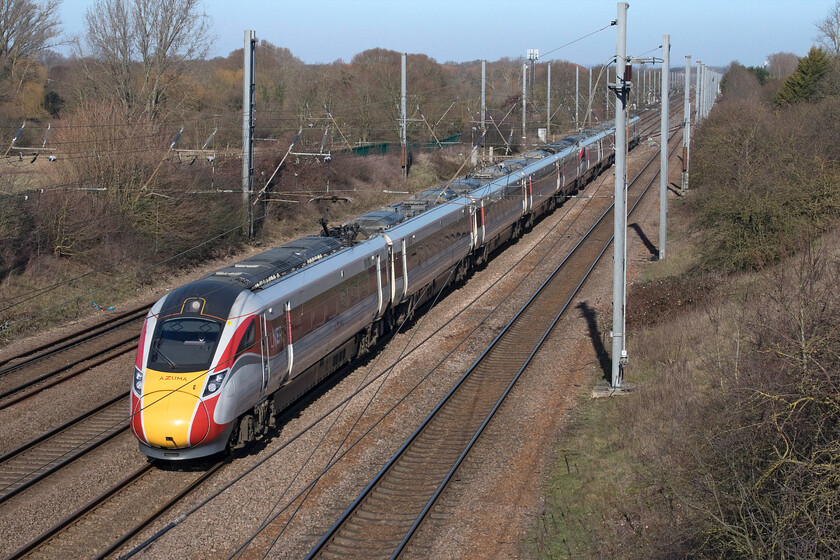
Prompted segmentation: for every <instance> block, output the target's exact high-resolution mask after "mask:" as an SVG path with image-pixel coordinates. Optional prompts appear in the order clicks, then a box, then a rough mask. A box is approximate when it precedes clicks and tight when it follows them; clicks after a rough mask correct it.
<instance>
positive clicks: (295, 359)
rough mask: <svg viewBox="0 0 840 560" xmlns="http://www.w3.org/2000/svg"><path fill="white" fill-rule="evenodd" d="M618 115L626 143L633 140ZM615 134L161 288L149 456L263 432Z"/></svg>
mask: <svg viewBox="0 0 840 560" xmlns="http://www.w3.org/2000/svg"><path fill="white" fill-rule="evenodd" d="M639 135H640V125H639V117H637V116H634V117H633V118H631V119H629V122H628V127H627V141H628V146H631V147H632V146H633V145H635V144H636V143H638V141H639ZM614 140H615V129H614V128H603V127H602V128H595V129H585V130H581V131H579V132H578V133H575V134H573V135H570V136H566V137H564V138H562V139H561V140H558V141H556V142H551V143H547V144H545V145H542V146H540V147H538V148H535V149H532V150H529V151H526V152H524V153H521V154H517V155H515V156H511V157H509V158H507V159H504V160H503V161H500V162H499V163H495V164H493V165H490V166H487V167H484V168H481V169H478V170H477V171H474V172H472V173H470V174H468V175H466V176H463V177H460V178H457V179H455V180H452V181H450V182H446V183H442V184H440V185H438V186H436V187H435V188H431V189H428V190H426V191H423V192H420V193H417V194H415V195H412V196H411V197H409V198H407V199H406V200H403V201H401V202H398V203H395V204H392V205H390V206H386V207H383V208H381V209H379V210H375V211H372V212H368V213H366V214H364V215H362V216H359V217H357V218H354V219H352V220H350V221H348V222H346V223H344V224H342V225H340V226H334V227H328V225H327V224H326V223H323V224H322V225H323V231H322V232H321V234H320V235H311V236H306V237H303V238H301V239H297V240H295V241H292V242H290V243H287V244H285V245H282V246H279V247H274V248H272V249H269V250H267V251H265V252H263V253H260V254H258V255H255V256H252V257H249V258H247V259H245V260H242V261H240V262H237V263H235V264H232V265H230V266H227V267H224V268H222V269H220V270H217V271H215V272H212V273H210V274H208V275H206V276H204V277H203V278H201V279H199V280H197V281H195V282H191V283H189V284H186V285H184V286H181V287H178V288H176V289H173V290H172V291H171V292H170V293H168V294H167V295H166V296H164V297H163V298H161V299H160V300H159V301H157V302H156V303H155V304H154V305H153V306H152V307H151V309H150V310H149V312H148V314H147V316H146V318H145V321H144V324H143V326H142V330H141V334H140V340H139V345H138V350H137V357H136V360H135V367H134V375H133V377H132V382H131V391H130V407H131V409H130V412H131V416H130V427H131V431H132V432H133V433H134V435H135V436H136V438H137V439H138V441H139V447H140V451H141V452H142V453H144V454H145V455H147V456H148V457H150V458H154V459H163V460H173V461H177V460H189V459H196V458H200V457H205V456H209V455H213V454H216V453H220V452H226V451H230V450H231V449H236V448H240V447H242V446H244V445H245V444H247V443H248V442H249V441H251V440H254V439H255V438H258V437H260V436H262V435H263V434H265V433H267V432H268V431H269V430H270V429H271V428H272V427H273V426H274V424H275V422H276V417H277V416H278V414H279V413H280V412H281V411H283V410H284V409H286V408H288V407H289V406H290V405H291V404H292V403H293V402H295V401H296V400H297V399H299V398H300V397H301V396H302V395H304V394H305V393H306V392H307V391H309V390H310V389H311V388H312V387H314V386H315V385H317V384H318V383H320V382H321V381H323V380H324V379H326V378H327V377H329V376H330V375H332V374H333V373H335V372H336V371H338V370H340V369H341V368H342V367H343V366H345V365H347V364H349V363H350V362H351V361H353V360H354V359H355V358H357V357H360V356H362V355H364V354H366V353H367V352H369V351H370V350H371V349H372V348H373V347H374V346H375V345H376V344H377V342H378V341H380V340H381V339H382V337H383V335H385V334H386V333H388V332H391V331H392V330H393V329H395V328H397V327H398V326H399V325H401V324H402V323H403V322H404V321H405V320H406V319H408V318H410V317H412V316H413V314H414V313H415V311H417V310H418V309H422V308H423V305H424V304H425V303H426V302H428V301H429V300H430V299H431V298H433V297H434V296H435V295H436V294H437V293H438V292H439V291H440V290H441V289H442V288H443V287H444V286H446V285H448V284H452V283H455V282H459V281H461V280H463V279H464V278H466V277H467V276H468V275H469V274H470V272H471V270H472V269H474V268H475V267H477V266H480V265H482V264H483V263H485V262H487V261H488V259H490V258H491V256H492V254H493V253H494V252H495V251H496V250H497V249H499V248H500V247H502V246H503V245H504V244H505V243H507V242H509V241H510V240H513V239H516V238H518V237H519V236H521V235H522V234H523V232H525V231H526V230H528V229H529V228H530V227H531V226H532V225H533V224H534V223H535V221H536V220H537V219H539V218H540V217H541V216H543V215H545V214H547V213H549V212H550V211H551V210H553V209H554V208H555V207H556V206H557V204H559V203H562V201H564V200H565V199H566V198H567V197H568V196H570V195H571V194H573V193H574V192H576V191H577V190H579V189H580V188H581V187H582V186H583V185H584V184H585V183H586V182H588V181H590V180H591V179H592V178H594V177H595V176H597V175H598V174H599V173H600V172H602V171H603V170H604V169H606V168H607V167H609V166H610V165H611V164H612V162H613V160H614V156H615V147H614V146H615V143H614Z"/></svg>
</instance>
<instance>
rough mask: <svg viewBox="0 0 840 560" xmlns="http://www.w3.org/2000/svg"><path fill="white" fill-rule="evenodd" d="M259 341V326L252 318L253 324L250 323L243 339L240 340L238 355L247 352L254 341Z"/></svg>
mask: <svg viewBox="0 0 840 560" xmlns="http://www.w3.org/2000/svg"><path fill="white" fill-rule="evenodd" d="M256 341H257V326H256V323H255V322H254V321H253V320H252V321H251V324H250V325H248V328H247V329H246V330H245V334H244V335H243V336H242V340H241V341H239V348H237V349H236V355H237V356H238V355H239V354H241V353H242V352H245V351H246V350H248V349H249V348H251V346H253V345H254V343H255V342H256Z"/></svg>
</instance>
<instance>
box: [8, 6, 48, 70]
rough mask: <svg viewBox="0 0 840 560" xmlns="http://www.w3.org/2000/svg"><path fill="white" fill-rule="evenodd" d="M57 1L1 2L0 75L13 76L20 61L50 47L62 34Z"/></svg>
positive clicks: (29, 58) (30, 58) (31, 57)
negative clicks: (57, 13) (57, 17)
mask: <svg viewBox="0 0 840 560" xmlns="http://www.w3.org/2000/svg"><path fill="white" fill-rule="evenodd" d="M60 3H61V2H60V0H0V76H3V75H14V73H15V69H16V67H17V66H18V64H19V63H20V62H21V61H22V60H32V59H33V58H34V57H35V55H36V54H38V53H39V52H41V51H43V50H45V49H48V48H50V47H52V46H53V43H52V41H53V39H55V38H56V37H58V35H59V34H60V32H61V29H60V28H59V22H58V20H57V19H56V12H57V11H58V7H59V4H60Z"/></svg>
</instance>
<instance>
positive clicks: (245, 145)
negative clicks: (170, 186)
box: [242, 29, 257, 239]
mask: <svg viewBox="0 0 840 560" xmlns="http://www.w3.org/2000/svg"><path fill="white" fill-rule="evenodd" d="M256 44H257V38H256V32H255V31H253V30H250V29H249V30H246V31H245V48H244V58H243V60H242V207H243V209H244V210H245V219H246V221H247V222H248V224H247V226H246V228H245V229H246V232H247V234H248V238H249V239H253V238H254V235H255V233H256V232H255V228H254V210H253V208H252V206H251V191H252V190H253V184H254V89H255V88H254V48H255V46H256Z"/></svg>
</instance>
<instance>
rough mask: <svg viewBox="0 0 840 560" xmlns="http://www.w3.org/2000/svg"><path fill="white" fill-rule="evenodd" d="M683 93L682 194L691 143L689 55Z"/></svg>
mask: <svg viewBox="0 0 840 560" xmlns="http://www.w3.org/2000/svg"><path fill="white" fill-rule="evenodd" d="M684 87H685V91H683V166H682V184H681V187H680V188H681V190H682V191H683V192H685V191H687V190H688V149H689V145H690V143H691V96H690V94H689V90H690V89H691V55H690V54H687V55H685V86H684Z"/></svg>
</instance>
